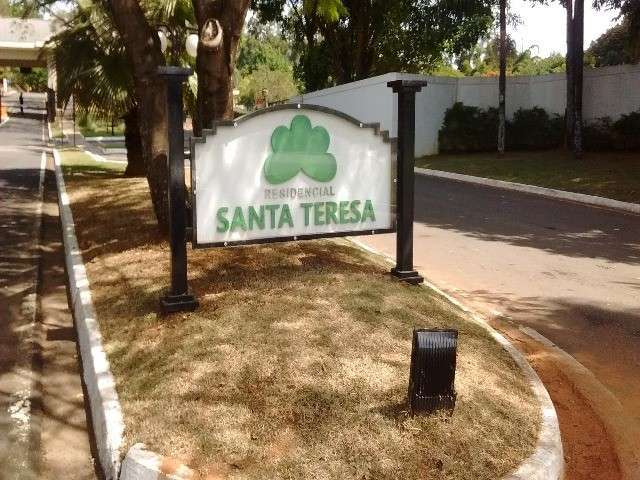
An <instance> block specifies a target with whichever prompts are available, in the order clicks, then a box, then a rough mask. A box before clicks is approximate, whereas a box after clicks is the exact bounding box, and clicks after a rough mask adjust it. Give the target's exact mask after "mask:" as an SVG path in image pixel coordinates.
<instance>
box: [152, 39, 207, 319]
mask: <svg viewBox="0 0 640 480" xmlns="http://www.w3.org/2000/svg"><path fill="white" fill-rule="evenodd" d="M168 32H170V35H168V34H167V33H168ZM158 37H159V39H160V48H161V50H162V51H163V53H164V52H165V51H166V50H167V48H168V47H169V42H171V59H172V60H174V61H177V59H178V57H179V54H180V47H179V43H178V41H177V39H178V36H177V34H176V32H171V30H169V29H168V28H167V27H165V30H159V31H158ZM193 37H195V40H194V38H193ZM197 48H198V36H197V35H195V34H190V35H188V36H187V38H186V42H185V49H186V51H187V54H189V55H191V56H195V54H196V53H197ZM192 73H193V71H192V70H191V69H190V68H182V67H178V66H162V67H159V68H158V75H159V76H160V78H162V79H163V80H164V81H165V83H166V87H167V110H168V122H167V136H168V139H169V152H168V155H167V162H168V165H167V171H168V174H169V191H168V196H169V198H168V203H169V231H170V240H169V244H170V248H171V288H170V289H169V291H168V292H166V294H165V295H164V296H163V297H161V298H160V310H161V311H162V313H164V314H167V313H172V312H184V311H193V310H195V309H196V308H197V307H198V301H197V300H196V298H195V297H194V296H193V294H191V293H190V292H189V285H188V283H187V207H186V201H185V200H186V194H187V192H186V185H185V182H184V160H185V155H184V125H183V124H184V118H183V112H184V108H183V101H182V86H183V84H184V82H185V80H186V79H187V78H188V77H189V75H191V74H192Z"/></svg>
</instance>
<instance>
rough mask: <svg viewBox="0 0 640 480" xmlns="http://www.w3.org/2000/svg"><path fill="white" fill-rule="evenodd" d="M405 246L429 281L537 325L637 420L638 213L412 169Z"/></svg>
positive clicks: (480, 306) (388, 246) (488, 310)
mask: <svg viewBox="0 0 640 480" xmlns="http://www.w3.org/2000/svg"><path fill="white" fill-rule="evenodd" d="M361 239H363V241H364V242H365V243H366V244H368V245H369V246H371V247H373V248H376V249H377V250H379V251H383V252H384V253H387V254H389V255H395V239H394V236H393V235H377V236H371V237H361ZM414 245H415V247H414V256H415V265H416V268H417V269H418V270H420V271H421V272H423V274H424V275H425V276H426V277H427V278H428V279H429V280H431V281H432V282H433V283H435V284H437V285H438V286H439V287H441V288H442V289H443V290H445V291H447V292H448V293H451V294H454V295H455V296H457V297H458V298H462V299H464V301H465V302H466V303H468V304H469V305H471V306H472V307H474V308H476V309H477V310H479V311H481V312H483V313H485V314H487V315H488V316H489V317H491V316H502V317H506V318H509V319H512V320H513V321H515V322H516V323H517V324H520V325H523V326H529V327H531V328H534V329H535V330H537V331H538V332H540V333H541V334H542V335H544V336H545V337H547V338H548V339H550V340H551V341H552V342H554V343H555V344H556V345H558V346H559V347H560V348H562V349H564V350H565V351H566V352H568V353H569V354H571V355H572V356H573V357H574V358H576V359H577V360H578V361H579V362H581V363H582V364H583V365H585V366H586V367H587V368H588V369H590V370H591V371H592V372H593V373H594V374H595V375H596V377H597V378H598V379H599V380H600V382H602V383H603V384H604V385H605V386H606V387H608V388H609V389H610V390H611V391H612V392H613V393H614V394H615V395H616V396H617V398H618V399H619V400H620V402H621V403H622V405H623V407H624V409H625V410H626V413H627V414H628V415H629V416H630V417H631V418H635V420H636V421H638V422H640V216H637V215H632V214H624V213H619V212H615V211H611V210H605V209H600V208H595V207H589V206H584V205H580V204H575V203H569V202H564V201H557V200H553V199H548V198H543V197H539V196H534V195H529V194H524V193H519V192H512V191H506V190H499V189H493V188H489V187H483V186H477V185H473V184H469V183H461V182H455V181H451V180H445V179H436V178H431V177H423V176H416V216H415V224H414Z"/></svg>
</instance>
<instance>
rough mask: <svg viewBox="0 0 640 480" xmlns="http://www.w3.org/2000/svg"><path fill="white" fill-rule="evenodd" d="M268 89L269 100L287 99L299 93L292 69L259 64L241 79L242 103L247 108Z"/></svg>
mask: <svg viewBox="0 0 640 480" xmlns="http://www.w3.org/2000/svg"><path fill="white" fill-rule="evenodd" d="M264 90H267V92H268V96H267V100H268V101H269V102H275V101H280V100H286V99H288V98H291V97H292V96H294V95H296V94H297V93H298V89H297V88H296V84H295V82H294V80H293V75H292V73H291V71H286V70H285V71H283V70H271V69H270V68H269V67H268V65H266V64H263V65H260V66H258V68H256V69H255V70H253V71H252V72H251V73H250V74H249V75H247V76H244V77H242V80H241V81H240V103H242V104H243V105H245V106H246V107H247V108H251V107H253V106H254V104H255V99H256V98H258V97H259V96H261V95H262V93H261V92H263V91H264Z"/></svg>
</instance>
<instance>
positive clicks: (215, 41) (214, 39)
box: [201, 18, 222, 49]
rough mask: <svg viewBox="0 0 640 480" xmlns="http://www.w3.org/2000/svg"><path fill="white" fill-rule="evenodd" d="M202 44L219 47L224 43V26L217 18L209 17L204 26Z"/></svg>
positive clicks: (208, 46) (212, 47)
mask: <svg viewBox="0 0 640 480" xmlns="http://www.w3.org/2000/svg"><path fill="white" fill-rule="evenodd" d="M201 41H202V45H203V46H204V47H206V48H211V49H214V48H218V47H219V46H220V45H221V44H222V26H221V25H220V22H219V21H218V20H217V19H215V18H213V19H212V18H210V19H208V20H207V21H206V22H205V24H204V26H203V27H202V35H201Z"/></svg>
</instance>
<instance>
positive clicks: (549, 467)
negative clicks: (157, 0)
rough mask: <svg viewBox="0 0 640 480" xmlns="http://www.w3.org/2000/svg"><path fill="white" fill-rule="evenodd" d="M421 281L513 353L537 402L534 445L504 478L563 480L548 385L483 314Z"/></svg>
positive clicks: (351, 238) (555, 421)
mask: <svg viewBox="0 0 640 480" xmlns="http://www.w3.org/2000/svg"><path fill="white" fill-rule="evenodd" d="M347 238H348V240H349V241H351V242H352V243H353V244H355V245H357V246H358V247H359V248H361V249H362V250H365V251H367V252H369V253H373V254H374V255H377V256H379V257H382V258H383V259H385V260H386V261H387V262H389V263H390V264H391V265H394V264H395V261H394V259H392V258H391V257H389V256H388V255H385V254H383V253H381V252H378V251H377V250H375V249H373V248H371V247H369V246H368V245H365V244H364V243H362V242H361V241H360V240H358V239H356V238H353V237H347ZM422 285H423V286H424V287H426V288H428V289H430V290H433V291H434V292H436V293H437V294H438V295H441V296H442V297H444V298H446V299H447V300H448V301H449V302H451V303H452V304H454V305H455V306H456V307H458V308H460V310H462V311H464V312H465V313H467V314H469V316H470V318H471V319H472V320H473V321H474V322H476V323H477V324H479V325H480V326H482V327H483V328H484V329H486V330H487V332H489V334H490V335H491V337H492V338H494V339H495V340H496V341H497V342H498V343H499V344H500V345H501V346H502V347H503V348H504V349H505V350H506V351H507V352H508V353H509V355H511V357H513V359H514V361H515V362H516V363H517V364H518V366H519V367H520V369H521V370H522V373H523V374H524V376H525V377H526V378H527V381H528V382H529V385H530V386H531V389H532V390H533V393H534V395H535V396H536V399H537V400H538V402H539V403H540V412H541V424H540V434H539V435H538V441H537V443H536V449H535V451H534V452H533V453H532V454H531V456H530V457H529V458H527V459H526V460H525V461H524V462H523V463H522V464H521V465H520V467H518V469H517V470H516V471H515V472H513V473H511V474H509V475H507V476H506V477H504V479H503V480H562V479H563V478H564V454H563V450H562V437H561V436H560V424H559V423H558V416H557V414H556V409H555V407H554V406H553V402H552V401H551V397H550V396H549V392H547V389H546V388H545V386H544V384H543V383H542V380H540V377H538V374H537V373H536V372H535V370H534V369H533V368H531V365H529V362H527V360H526V358H524V356H523V355H522V354H521V353H520V352H519V351H518V350H517V349H516V348H515V347H514V346H513V345H512V344H511V342H509V341H508V340H507V339H506V338H505V337H504V336H502V335H501V334H500V333H498V332H497V331H496V330H494V329H493V328H492V327H491V326H490V325H489V324H488V323H487V322H486V321H485V320H484V317H483V316H482V315H480V314H479V313H477V312H476V311H474V310H473V309H471V308H469V307H468V306H466V305H464V304H463V303H461V302H460V301H459V300H457V299H456V298H454V297H452V296H451V295H449V294H448V293H446V292H444V291H442V290H441V289H440V288H438V287H437V286H436V285H434V284H432V283H430V282H429V281H427V280H426V279H425V282H424V283H423V284H422Z"/></svg>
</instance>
